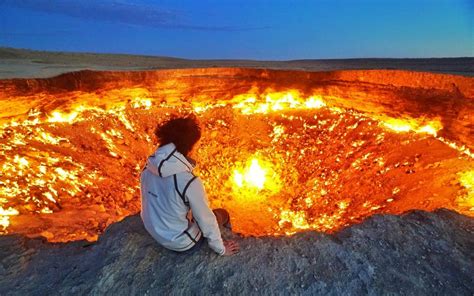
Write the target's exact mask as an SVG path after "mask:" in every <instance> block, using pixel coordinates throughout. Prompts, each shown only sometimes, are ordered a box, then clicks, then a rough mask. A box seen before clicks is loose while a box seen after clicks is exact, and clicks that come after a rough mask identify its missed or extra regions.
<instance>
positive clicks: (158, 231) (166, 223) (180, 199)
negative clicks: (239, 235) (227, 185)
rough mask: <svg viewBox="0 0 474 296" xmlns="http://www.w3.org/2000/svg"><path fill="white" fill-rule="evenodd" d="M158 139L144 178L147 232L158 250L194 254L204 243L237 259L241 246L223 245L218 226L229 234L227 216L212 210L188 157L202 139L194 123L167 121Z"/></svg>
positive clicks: (185, 119) (143, 207)
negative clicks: (154, 241)
mask: <svg viewBox="0 0 474 296" xmlns="http://www.w3.org/2000/svg"><path fill="white" fill-rule="evenodd" d="M155 135H156V136H157V138H158V141H159V143H160V145H159V147H158V148H157V149H156V151H155V152H154V153H153V154H152V155H151V156H150V157H148V160H147V163H146V165H145V168H144V169H143V171H142V173H141V176H140V189H141V214H140V216H141V218H142V220H143V224H144V226H145V229H146V230H147V231H148V233H150V235H151V236H152V237H153V238H154V239H155V240H156V241H157V242H158V243H159V244H160V245H162V246H163V247H165V248H167V249H170V250H173V251H176V252H184V253H194V252H195V251H196V250H198V249H199V248H200V246H202V244H203V242H204V240H205V239H204V238H206V239H207V241H208V244H209V247H210V248H211V249H212V250H214V251H215V252H216V253H218V254H219V255H233V254H236V253H238V252H239V246H238V244H237V243H236V242H235V241H232V240H230V241H223V239H222V237H221V232H220V229H219V225H220V226H224V227H229V228H230V218H229V214H228V212H227V211H226V210H224V209H216V210H214V211H212V210H211V209H210V207H209V201H208V199H207V196H206V192H205V190H204V186H203V183H202V181H201V180H200V178H199V177H197V176H195V175H194V174H193V169H194V167H195V162H194V160H192V159H191V158H190V157H189V156H188V155H189V154H190V153H191V151H193V149H196V146H197V145H196V143H197V142H198V141H199V139H200V138H201V129H200V127H199V125H198V123H197V121H196V120H195V118H193V117H183V118H176V119H171V120H168V121H166V122H165V123H164V124H162V125H159V126H158V127H157V128H156V130H155ZM193 152H195V151H193Z"/></svg>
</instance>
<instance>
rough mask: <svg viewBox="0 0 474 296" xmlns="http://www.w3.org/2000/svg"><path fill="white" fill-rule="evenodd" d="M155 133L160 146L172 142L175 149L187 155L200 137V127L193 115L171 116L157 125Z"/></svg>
mask: <svg viewBox="0 0 474 296" xmlns="http://www.w3.org/2000/svg"><path fill="white" fill-rule="evenodd" d="M155 135H156V137H157V138H158V141H159V142H160V147H161V146H164V145H166V144H169V143H173V144H174V145H175V146H176V149H177V150H178V151H179V152H180V153H181V154H183V155H184V156H187V155H188V153H189V152H190V151H191V150H192V149H193V146H194V144H196V143H197V141H199V139H200V138H201V128H200V127H199V124H198V122H197V119H196V117H195V116H186V117H180V118H173V119H170V120H168V121H165V122H164V123H163V124H161V125H158V126H157V127H156V130H155Z"/></svg>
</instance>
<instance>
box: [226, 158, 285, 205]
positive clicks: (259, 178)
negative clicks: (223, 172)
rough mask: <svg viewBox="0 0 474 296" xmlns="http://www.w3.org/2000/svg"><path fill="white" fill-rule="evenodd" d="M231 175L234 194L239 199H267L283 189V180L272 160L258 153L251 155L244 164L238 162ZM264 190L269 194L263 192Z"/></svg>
mask: <svg viewBox="0 0 474 296" xmlns="http://www.w3.org/2000/svg"><path fill="white" fill-rule="evenodd" d="M235 166H236V168H235V169H234V170H233V174H232V177H231V180H232V183H233V186H232V187H233V192H234V196H235V197H236V198H237V199H239V198H240V199H244V200H255V199H265V197H266V196H269V195H273V194H276V193H278V192H279V191H280V189H281V181H280V179H279V177H278V175H277V173H276V172H275V170H274V166H273V165H272V164H271V162H269V161H267V160H264V159H263V158H262V157H260V156H258V155H254V156H252V157H250V158H249V159H248V160H247V161H245V164H244V165H243V166H242V165H241V164H240V163H237V164H236V165H235ZM262 190H264V191H265V192H266V193H267V194H268V195H266V194H262V193H261V192H260V191H262Z"/></svg>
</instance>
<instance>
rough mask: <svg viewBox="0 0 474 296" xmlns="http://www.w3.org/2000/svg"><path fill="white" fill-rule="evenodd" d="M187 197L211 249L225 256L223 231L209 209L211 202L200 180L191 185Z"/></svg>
mask: <svg viewBox="0 0 474 296" xmlns="http://www.w3.org/2000/svg"><path fill="white" fill-rule="evenodd" d="M186 196H187V197H188V200H189V205H190V206H191V210H192V211H193V217H194V219H196V221H197V223H198V224H199V228H200V229H201V231H202V234H203V235H204V237H205V238H207V240H208V242H209V247H211V249H213V250H214V251H215V252H216V253H218V254H219V255H223V254H224V252H225V247H224V242H223V241H222V237H221V231H220V230H219V225H218V224H217V220H216V216H215V215H214V213H213V212H212V210H211V209H210V208H209V201H208V199H207V195H206V192H205V190H204V186H203V185H202V182H201V180H200V179H199V178H196V179H195V180H194V181H193V182H192V183H191V185H190V186H189V188H188V191H187V192H186Z"/></svg>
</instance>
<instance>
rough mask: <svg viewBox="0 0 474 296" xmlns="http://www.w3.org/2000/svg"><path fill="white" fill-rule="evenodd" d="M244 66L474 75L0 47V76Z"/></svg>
mask: <svg viewBox="0 0 474 296" xmlns="http://www.w3.org/2000/svg"><path fill="white" fill-rule="evenodd" d="M207 67H244V68H268V69H286V70H290V69H292V70H305V71H331V70H347V69H402V70H412V71H423V72H438V73H449V74H458V75H465V76H474V58H437V59H344V60H292V61H254V60H187V59H179V58H171V57H157V56H136V55H123V54H120V55H118V54H89V53H65V52H45V51H32V50H24V49H12V48H2V47H0V79H7V78H46V77H53V76H56V75H59V74H62V73H66V72H72V71H79V70H85V69H89V70H153V69H178V68H207Z"/></svg>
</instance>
